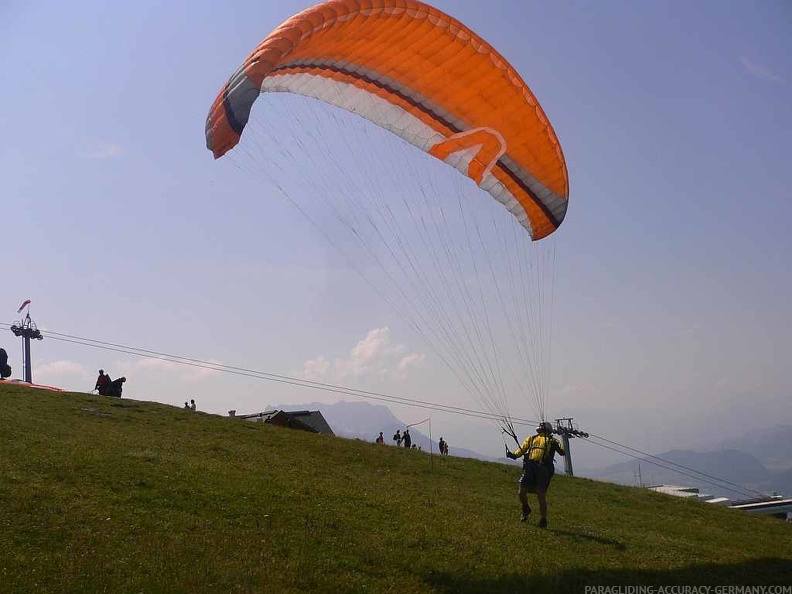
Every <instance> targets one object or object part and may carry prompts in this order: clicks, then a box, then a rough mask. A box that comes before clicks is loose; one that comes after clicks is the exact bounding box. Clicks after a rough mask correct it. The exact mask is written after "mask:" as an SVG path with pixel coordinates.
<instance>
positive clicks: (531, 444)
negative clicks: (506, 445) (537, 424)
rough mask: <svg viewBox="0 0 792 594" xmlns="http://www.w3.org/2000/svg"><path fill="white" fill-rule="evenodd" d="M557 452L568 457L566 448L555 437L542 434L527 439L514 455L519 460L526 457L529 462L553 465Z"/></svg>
mask: <svg viewBox="0 0 792 594" xmlns="http://www.w3.org/2000/svg"><path fill="white" fill-rule="evenodd" d="M556 452H558V453H559V454H561V455H562V456H565V455H566V452H565V451H564V448H562V447H561V444H560V443H558V440H557V439H556V438H555V437H551V436H547V435H543V434H541V433H540V434H538V435H531V436H529V437H526V438H525V441H524V442H522V445H521V446H520V447H519V448H517V449H516V450H514V455H515V456H517V457H518V458H519V457H520V456H523V455H525V456H526V458H527V459H528V460H533V461H534V462H541V463H544V464H552V463H553V456H555V453H556Z"/></svg>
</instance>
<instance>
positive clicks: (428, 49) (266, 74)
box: [206, 0, 569, 239]
mask: <svg viewBox="0 0 792 594" xmlns="http://www.w3.org/2000/svg"><path fill="white" fill-rule="evenodd" d="M278 91H280V92H291V93H296V94H300V95H306V96H310V97H315V98H317V99H320V100H322V101H325V102H327V103H331V104H333V105H337V106H339V107H342V108H344V109H347V110H349V111H352V112H354V113H357V114H359V115H361V116H362V117H365V118H367V119H369V120H371V121H372V122H374V123H376V124H377V125H379V126H382V127H383V128H386V129H388V130H390V131H391V132H393V133H394V134H397V135H399V136H400V137H401V138H403V139H404V140H406V141H407V142H410V143H411V144H413V145H415V146H416V147H418V148H420V149H421V150H424V151H426V152H428V153H429V154H431V155H433V156H435V157H437V158H438V159H440V160H442V161H445V162H446V163H448V164H449V165H451V166H453V167H455V168H457V169H458V170H460V171H461V172H462V173H464V174H465V175H467V176H468V177H470V178H471V179H473V180H474V181H475V182H476V183H477V184H478V185H479V187H481V188H482V189H484V190H486V191H487V192H489V193H490V194H491V195H492V196H493V197H494V198H495V199H497V200H498V201H499V202H501V203H502V204H503V205H504V206H505V207H506V208H507V209H508V210H509V211H510V212H511V213H512V214H513V215H514V216H515V217H516V218H517V219H518V220H519V221H520V223H521V224H522V225H523V226H524V227H526V229H528V231H529V232H530V234H531V237H532V238H533V239H541V238H542V237H545V236H547V235H549V234H550V233H552V232H553V231H555V229H557V228H558V226H559V225H560V224H561V222H562V221H563V219H564V216H565V214H566V209H567V199H568V195H569V180H568V176H567V169H566V164H565V162H564V156H563V153H562V151H561V147H560V145H559V142H558V139H557V138H556V135H555V132H554V131H553V129H552V127H551V125H550V123H549V122H548V120H547V117H546V116H545V114H544V111H543V110H542V108H541V107H540V106H539V103H538V102H537V100H536V98H535V97H534V95H533V93H532V92H531V90H530V89H529V88H528V86H527V85H526V84H525V82H524V81H523V79H522V78H521V77H520V75H519V74H518V73H517V72H516V71H515V70H514V68H513V67H512V66H511V65H510V64H509V63H508V62H507V61H506V60H505V59H504V58H503V56H501V55H500V54H499V53H498V52H497V51H495V49H493V48H492V46H491V45H490V44H488V43H487V42H486V41H484V40H483V39H481V38H480V37H479V36H478V35H476V34H475V33H474V32H473V31H471V30H470V29H469V28H468V27H466V26H465V25H463V24H462V23H460V22H459V21H457V20H456V19H454V18H452V17H450V16H449V15H447V14H445V13H443V12H441V11H439V10H437V9H435V8H433V7H430V6H428V5H426V4H424V3H422V2H417V1H415V0H333V1H330V2H324V3H322V4H319V5H317V6H314V7H312V8H309V9H307V10H305V11H303V12H301V13H299V14H297V15H295V16H294V17H292V18H290V19H289V20H287V21H285V22H284V23H283V24H281V25H280V26H279V27H278V28H276V29H275V30H274V31H273V32H272V33H270V34H269V35H268V36H267V37H266V38H265V39H264V40H263V41H262V42H261V43H260V44H259V45H258V47H256V48H255V50H253V52H251V54H250V55H249V56H248V57H247V59H246V60H245V61H244V63H243V64H242V66H241V67H240V68H239V70H237V72H236V73H235V74H234V75H233V76H232V77H231V78H230V80H229V81H228V83H227V84H226V85H225V87H224V88H223V89H222V91H221V92H220V93H219V94H218V96H217V98H216V99H215V101H214V104H213V105H212V108H211V110H210V112H209V116H208V117H207V122H206V142H207V147H208V148H209V149H210V150H211V151H212V152H213V154H214V156H215V158H219V157H221V156H222V155H224V154H225V153H226V152H227V151H229V150H230V149H232V148H233V147H234V146H235V145H236V144H237V143H238V142H239V139H240V136H241V134H242V131H243V129H244V127H245V125H246V124H247V121H248V118H249V116H250V111H251V108H252V105H253V103H254V101H255V100H256V98H257V97H258V95H259V94H260V93H262V92H278Z"/></svg>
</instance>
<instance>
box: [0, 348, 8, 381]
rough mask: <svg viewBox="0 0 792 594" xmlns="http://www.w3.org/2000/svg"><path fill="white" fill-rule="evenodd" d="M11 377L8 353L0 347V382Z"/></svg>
mask: <svg viewBox="0 0 792 594" xmlns="http://www.w3.org/2000/svg"><path fill="white" fill-rule="evenodd" d="M7 377H11V366H10V365H9V364H8V353H6V350H5V349H4V348H2V347H0V380H3V379H5V378H7Z"/></svg>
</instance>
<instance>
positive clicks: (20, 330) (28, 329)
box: [11, 300, 44, 384]
mask: <svg viewBox="0 0 792 594" xmlns="http://www.w3.org/2000/svg"><path fill="white" fill-rule="evenodd" d="M26 307H27V308H28V311H27V315H26V316H25V317H24V318H23V319H22V321H21V322H14V324H13V326H11V332H13V333H14V336H21V337H22V340H23V343H24V351H23V359H24V361H23V363H24V365H25V377H24V378H23V379H24V380H25V381H26V382H27V383H29V384H32V383H33V371H32V365H31V362H30V339H31V338H32V339H35V340H44V337H43V336H42V335H41V331H40V330H39V329H38V328H37V327H36V323H35V322H34V321H33V320H31V319H30V300H28V301H25V303H23V304H22V306H21V307H20V308H19V310H17V313H22V310H23V309H25V308H26Z"/></svg>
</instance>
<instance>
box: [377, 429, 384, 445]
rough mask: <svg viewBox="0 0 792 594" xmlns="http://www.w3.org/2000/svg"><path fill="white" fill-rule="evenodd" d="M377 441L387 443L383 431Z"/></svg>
mask: <svg viewBox="0 0 792 594" xmlns="http://www.w3.org/2000/svg"><path fill="white" fill-rule="evenodd" d="M377 443H382V444H384V443H385V438H384V437H382V431H380V434H379V437H377Z"/></svg>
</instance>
